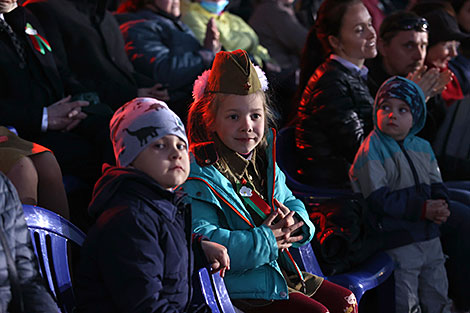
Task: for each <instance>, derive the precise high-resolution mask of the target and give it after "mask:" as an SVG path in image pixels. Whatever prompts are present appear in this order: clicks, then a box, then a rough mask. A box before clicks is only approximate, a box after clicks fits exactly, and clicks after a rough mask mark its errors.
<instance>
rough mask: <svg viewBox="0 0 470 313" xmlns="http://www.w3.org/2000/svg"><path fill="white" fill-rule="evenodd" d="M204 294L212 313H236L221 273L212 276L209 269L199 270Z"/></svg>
mask: <svg viewBox="0 0 470 313" xmlns="http://www.w3.org/2000/svg"><path fill="white" fill-rule="evenodd" d="M199 280H200V282H201V288H202V294H203V296H204V299H205V301H206V304H207V305H208V306H209V307H210V308H211V310H212V313H235V308H234V307H233V304H232V301H230V296H229V295H228V292H227V288H225V283H224V279H223V278H222V277H221V276H220V273H219V272H217V273H215V274H212V275H210V274H209V271H208V269H207V268H205V267H204V268H201V269H200V270H199Z"/></svg>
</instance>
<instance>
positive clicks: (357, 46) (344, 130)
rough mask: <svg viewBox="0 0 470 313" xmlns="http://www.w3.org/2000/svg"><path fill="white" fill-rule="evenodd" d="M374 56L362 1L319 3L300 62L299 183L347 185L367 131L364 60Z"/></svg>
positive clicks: (368, 105) (368, 111) (368, 97)
mask: <svg viewBox="0 0 470 313" xmlns="http://www.w3.org/2000/svg"><path fill="white" fill-rule="evenodd" d="M376 54H377V50H376V34H375V31H374V29H373V27H372V20H371V17H370V14H369V12H368V11H367V9H366V7H365V6H364V5H363V4H362V2H361V1H359V0H326V1H324V2H323V4H322V5H321V7H320V9H319V11H318V18H317V21H316V23H315V25H314V27H312V29H311V30H310V33H309V36H308V38H307V42H306V45H305V47H304V51H303V56H302V64H301V77H300V85H299V96H300V95H301V98H300V97H299V98H300V99H301V100H300V103H299V104H298V108H297V112H296V119H295V125H296V132H295V137H296V147H297V153H296V154H295V155H296V156H297V164H298V174H299V177H298V178H299V180H301V181H302V182H304V183H306V184H310V185H316V186H323V187H332V188H344V187H346V186H347V184H348V170H349V166H350V164H351V163H352V161H353V160H354V156H355V154H356V151H357V149H358V148H359V145H360V144H361V142H362V140H363V138H364V137H365V136H366V135H367V134H368V133H369V131H371V130H372V118H371V117H372V103H373V98H372V97H371V95H370V93H369V90H368V88H367V85H366V81H365V75H367V69H366V68H365V67H364V61H365V59H368V58H373V57H375V56H376ZM322 61H323V63H322V64H320V65H319V62H322ZM318 65H319V66H318ZM317 66H318V67H317ZM315 68H316V69H315Z"/></svg>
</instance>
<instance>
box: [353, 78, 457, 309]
mask: <svg viewBox="0 0 470 313" xmlns="http://www.w3.org/2000/svg"><path fill="white" fill-rule="evenodd" d="M425 120H426V102H425V97H424V94H423V92H422V91H421V88H420V87H419V86H418V85H416V84H415V83H413V82H412V81H410V80H407V79H405V78H402V77H398V76H396V77H392V78H390V79H388V80H386V81H385V82H384V84H383V85H382V86H381V87H380V88H379V91H378V92H377V96H376V98H375V104H374V124H375V128H374V130H373V131H372V132H371V133H370V134H369V136H368V137H367V138H366V139H365V140H364V142H363V144H362V145H361V147H360V148H359V151H358V153H357V155H356V158H355V160H354V163H353V165H352V166H351V171H350V177H351V183H352V186H353V189H354V191H355V192H357V193H361V194H362V195H363V196H364V198H365V199H366V201H367V202H368V204H369V207H370V210H371V213H372V214H373V215H374V216H375V218H374V220H376V221H377V222H376V225H375V227H377V229H380V231H382V232H383V233H384V235H385V241H386V244H385V247H384V248H385V249H387V250H386V252H387V254H388V255H390V256H391V257H392V259H393V260H394V262H395V263H396V266H395V270H394V278H395V308H396V312H397V313H402V312H403V313H404V312H429V313H432V312H435V313H450V308H451V301H450V300H449V299H448V297H447V290H448V282H447V276H446V270H445V267H444V262H445V258H444V254H443V252H442V247H441V243H440V241H439V225H440V224H442V223H444V222H446V220H447V218H448V216H449V215H450V211H449V208H448V202H449V199H448V196H447V190H446V188H445V186H444V184H443V183H442V179H441V175H440V172H439V168H438V165H437V160H436V158H435V157H434V153H433V151H432V148H431V145H430V143H429V142H427V141H425V140H424V139H421V138H419V137H417V136H415V135H416V134H417V133H418V132H419V130H420V129H421V128H422V127H423V126H424V123H425Z"/></svg>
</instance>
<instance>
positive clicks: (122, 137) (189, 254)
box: [76, 98, 230, 313]
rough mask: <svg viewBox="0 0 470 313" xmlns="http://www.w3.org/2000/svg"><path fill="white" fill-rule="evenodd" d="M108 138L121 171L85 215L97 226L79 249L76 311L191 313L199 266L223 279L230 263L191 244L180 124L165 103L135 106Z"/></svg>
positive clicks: (107, 179)
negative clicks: (196, 266) (183, 186)
mask: <svg viewBox="0 0 470 313" xmlns="http://www.w3.org/2000/svg"><path fill="white" fill-rule="evenodd" d="M110 130H111V141H112V143H113V148H114V153H115V157H116V164H117V165H118V167H111V166H107V167H106V168H105V169H104V173H103V176H102V177H101V178H100V179H99V180H98V182H97V183H96V185H95V189H94V192H93V200H92V201H91V203H90V207H89V209H88V210H89V213H90V215H92V217H93V218H95V219H96V223H95V225H94V226H93V227H92V228H91V230H90V232H89V234H88V237H87V239H86V241H85V243H84V245H83V247H82V252H81V260H80V261H81V262H80V267H79V272H78V277H77V290H76V291H77V302H78V310H77V311H78V312H87V313H88V312H97V313H98V312H117V311H119V312H137V311H139V312H167V311H168V312H169V311H171V312H191V311H193V310H194V307H193V306H192V305H191V302H190V299H191V290H192V287H191V282H192V281H191V276H192V272H193V263H194V262H193V261H194V259H195V260H196V261H197V260H198V256H199V258H200V259H201V260H204V255H205V257H206V261H208V262H209V263H210V264H211V267H212V269H213V270H214V271H218V270H221V271H222V274H223V271H224V270H225V269H229V264H230V260H229V257H228V254H227V249H226V248H225V247H224V246H222V245H219V244H217V243H214V242H210V241H208V240H206V239H207V238H203V237H202V236H200V235H195V234H193V236H192V234H191V208H190V206H189V204H186V201H184V195H183V194H180V193H178V192H175V191H174V188H175V187H176V186H178V185H180V184H182V183H183V182H184V181H185V180H186V178H187V177H188V174H189V154H188V148H187V147H188V142H187V138H186V134H185V130H184V126H183V123H182V122H181V120H180V119H179V117H178V116H177V115H176V114H175V113H173V112H172V111H171V110H170V109H169V108H168V106H167V105H166V104H165V103H163V102H161V101H158V100H155V99H152V98H136V99H134V100H132V101H130V102H128V103H126V104H125V105H124V106H122V107H121V108H120V109H118V110H117V111H116V113H115V114H114V116H113V118H112V119H111V122H110ZM191 237H192V239H191ZM193 250H194V254H193ZM199 263H203V262H199ZM206 263H207V262H206ZM201 265H202V264H201Z"/></svg>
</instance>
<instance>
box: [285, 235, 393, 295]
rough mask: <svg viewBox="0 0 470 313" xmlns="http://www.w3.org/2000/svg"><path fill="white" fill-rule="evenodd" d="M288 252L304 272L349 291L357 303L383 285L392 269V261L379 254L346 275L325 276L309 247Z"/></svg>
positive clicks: (291, 249)
mask: <svg viewBox="0 0 470 313" xmlns="http://www.w3.org/2000/svg"><path fill="white" fill-rule="evenodd" d="M289 250H290V251H291V253H292V255H293V257H294V259H296V261H300V262H299V264H300V265H303V269H304V271H306V272H309V273H312V274H315V275H317V276H321V277H324V278H325V279H327V280H328V281H331V282H333V283H335V284H338V285H340V286H343V287H345V288H347V289H349V290H351V291H352V292H353V293H354V295H355V296H356V299H357V303H359V301H360V300H361V298H362V296H363V295H364V293H365V292H366V291H367V290H370V289H372V288H375V287H377V286H378V285H380V284H381V283H383V282H384V281H385V280H386V279H387V278H388V277H389V276H390V275H391V274H392V272H393V269H394V263H393V261H392V259H391V258H390V257H389V256H388V255H387V254H385V253H383V252H379V253H377V254H376V255H374V256H373V257H371V258H370V259H369V260H367V261H366V262H364V263H363V264H361V265H359V266H358V267H356V268H354V269H353V270H352V271H350V272H348V273H343V274H337V275H332V276H325V275H323V272H322V270H321V268H320V265H319V264H318V261H317V258H316V257H315V253H314V252H313V249H312V246H311V245H309V244H307V245H304V246H302V247H300V248H298V249H294V248H290V249H289Z"/></svg>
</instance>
